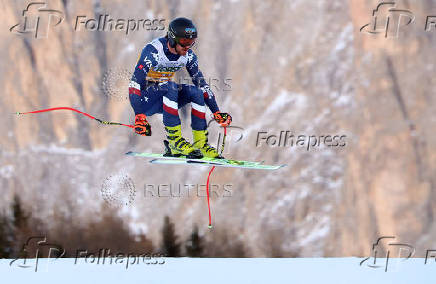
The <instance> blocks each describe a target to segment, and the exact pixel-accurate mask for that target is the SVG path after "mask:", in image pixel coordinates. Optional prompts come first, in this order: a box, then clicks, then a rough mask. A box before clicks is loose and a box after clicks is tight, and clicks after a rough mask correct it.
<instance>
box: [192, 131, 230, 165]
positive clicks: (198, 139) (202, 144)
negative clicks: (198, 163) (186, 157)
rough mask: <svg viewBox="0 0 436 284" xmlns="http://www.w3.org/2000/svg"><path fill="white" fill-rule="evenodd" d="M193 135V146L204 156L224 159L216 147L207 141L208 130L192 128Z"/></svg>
mask: <svg viewBox="0 0 436 284" xmlns="http://www.w3.org/2000/svg"><path fill="white" fill-rule="evenodd" d="M192 136H193V138H194V143H193V144H192V146H193V147H194V148H195V149H198V150H200V151H201V153H202V154H203V156H204V157H208V158H215V159H224V158H223V157H222V156H221V155H220V154H219V153H218V151H217V150H216V149H215V148H214V147H212V146H210V145H209V144H208V143H207V142H208V141H207V136H208V133H207V130H192Z"/></svg>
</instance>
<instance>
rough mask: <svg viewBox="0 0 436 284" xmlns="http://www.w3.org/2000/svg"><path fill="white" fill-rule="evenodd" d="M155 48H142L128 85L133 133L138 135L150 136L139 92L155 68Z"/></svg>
mask: <svg viewBox="0 0 436 284" xmlns="http://www.w3.org/2000/svg"><path fill="white" fill-rule="evenodd" d="M155 54H157V50H156V48H154V47H153V46H152V45H151V44H148V45H146V46H145V47H144V49H143V50H142V52H141V55H140V56H139V59H138V62H137V63H136V66H135V71H134V72H133V76H132V79H131V81H130V84H129V100H130V104H131V105H132V108H133V110H134V111H135V128H134V130H135V132H136V133H137V134H139V135H144V136H151V126H150V124H149V123H148V121H147V117H146V115H145V109H144V97H143V96H142V95H141V90H142V89H143V88H145V87H146V77H147V73H148V71H149V70H150V68H151V67H153V66H156V65H157V62H156V60H155V59H154V56H153V55H155Z"/></svg>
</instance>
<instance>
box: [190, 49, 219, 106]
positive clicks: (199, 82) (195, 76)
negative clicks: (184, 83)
mask: <svg viewBox="0 0 436 284" xmlns="http://www.w3.org/2000/svg"><path fill="white" fill-rule="evenodd" d="M186 70H188V73H189V75H190V76H191V78H192V83H194V85H195V86H197V87H199V88H200V89H201V90H202V91H203V95H204V102H205V103H206V105H207V106H208V107H209V109H210V110H211V111H212V113H216V112H219V108H218V104H217V103H216V100H215V96H214V94H213V92H212V90H211V89H210V87H209V85H208V84H207V83H206V81H205V80H204V77H203V73H201V71H200V68H199V67H198V60H197V55H195V53H194V52H192V53H191V54H190V55H189V60H188V63H187V64H186Z"/></svg>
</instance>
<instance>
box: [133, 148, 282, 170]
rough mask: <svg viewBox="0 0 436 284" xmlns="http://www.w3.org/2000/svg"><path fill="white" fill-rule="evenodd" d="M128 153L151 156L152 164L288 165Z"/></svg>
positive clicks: (248, 166)
mask: <svg viewBox="0 0 436 284" xmlns="http://www.w3.org/2000/svg"><path fill="white" fill-rule="evenodd" d="M126 155H129V156H136V157H144V158H151V160H150V163H152V164H171V165H180V164H190V165H203V166H217V167H231V168H245V169H261V170H277V169H280V168H282V167H284V166H286V165H277V166H272V165H264V164H263V162H250V161H241V160H231V159H215V158H207V157H206V158H202V159H188V158H184V157H183V158H178V157H168V156H164V155H163V154H155V153H138V152H132V151H130V152H127V153H126Z"/></svg>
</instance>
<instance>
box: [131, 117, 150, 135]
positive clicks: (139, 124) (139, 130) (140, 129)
mask: <svg viewBox="0 0 436 284" xmlns="http://www.w3.org/2000/svg"><path fill="white" fill-rule="evenodd" d="M135 133H136V134H139V135H142V136H151V125H150V123H148V121H147V117H146V116H145V114H137V115H136V116H135Z"/></svg>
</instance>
